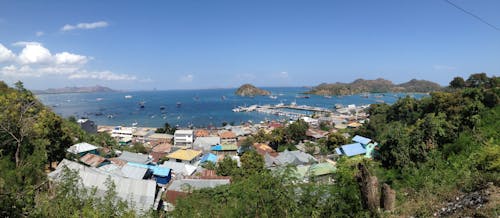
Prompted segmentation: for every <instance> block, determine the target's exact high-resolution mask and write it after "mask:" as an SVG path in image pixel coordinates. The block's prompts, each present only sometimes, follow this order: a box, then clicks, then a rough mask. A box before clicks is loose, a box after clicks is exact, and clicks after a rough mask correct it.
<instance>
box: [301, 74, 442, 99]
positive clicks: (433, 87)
mask: <svg viewBox="0 0 500 218" xmlns="http://www.w3.org/2000/svg"><path fill="white" fill-rule="evenodd" d="M440 89H441V86H440V85H439V84H437V83H434V82H430V81H426V80H416V79H412V80H410V81H408V82H406V83H401V84H394V83H393V82H392V81H389V80H386V79H382V78H378V79H375V80H364V79H357V80H354V81H353V82H351V83H339V82H337V83H330V84H329V83H322V84H320V85H318V86H316V87H313V88H312V89H311V90H310V91H308V92H307V94H315V95H352V94H359V93H365V92H368V93H382V92H431V91H438V90H440Z"/></svg>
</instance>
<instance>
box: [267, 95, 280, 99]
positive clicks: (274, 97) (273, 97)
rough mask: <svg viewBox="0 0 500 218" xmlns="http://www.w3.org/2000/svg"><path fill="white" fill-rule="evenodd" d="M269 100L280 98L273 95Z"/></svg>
mask: <svg viewBox="0 0 500 218" xmlns="http://www.w3.org/2000/svg"><path fill="white" fill-rule="evenodd" d="M269 98H270V99H277V98H278V96H276V95H271V96H269Z"/></svg>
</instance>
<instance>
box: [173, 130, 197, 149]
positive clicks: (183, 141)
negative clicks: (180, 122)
mask: <svg viewBox="0 0 500 218" xmlns="http://www.w3.org/2000/svg"><path fill="white" fill-rule="evenodd" d="M193 134H194V132H193V130H190V129H185V130H181V129H179V130H176V131H175V133H174V146H189V147H190V146H192V145H193Z"/></svg>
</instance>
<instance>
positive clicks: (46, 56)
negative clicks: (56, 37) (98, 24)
mask: <svg viewBox="0 0 500 218" xmlns="http://www.w3.org/2000/svg"><path fill="white" fill-rule="evenodd" d="M21 44H24V46H25V47H24V48H23V50H22V51H21V53H20V54H19V57H18V58H19V61H20V62H21V63H23V64H42V63H50V61H51V59H52V54H51V53H50V51H49V50H48V49H47V48H45V47H43V46H42V44H40V43H26V42H17V43H15V45H21Z"/></svg>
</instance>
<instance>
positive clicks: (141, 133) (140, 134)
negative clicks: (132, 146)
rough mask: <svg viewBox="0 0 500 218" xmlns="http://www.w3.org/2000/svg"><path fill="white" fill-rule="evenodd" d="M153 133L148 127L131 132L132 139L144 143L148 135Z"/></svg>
mask: <svg viewBox="0 0 500 218" xmlns="http://www.w3.org/2000/svg"><path fill="white" fill-rule="evenodd" d="M151 134H153V131H152V130H149V129H139V130H137V131H135V132H134V133H132V139H133V141H134V142H140V143H146V140H147V138H148V136H149V135H151Z"/></svg>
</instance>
